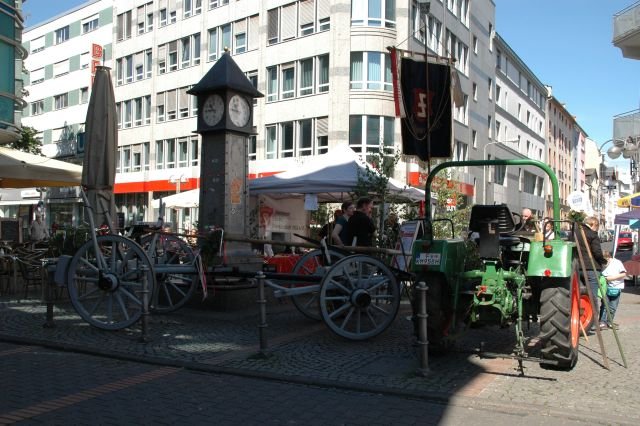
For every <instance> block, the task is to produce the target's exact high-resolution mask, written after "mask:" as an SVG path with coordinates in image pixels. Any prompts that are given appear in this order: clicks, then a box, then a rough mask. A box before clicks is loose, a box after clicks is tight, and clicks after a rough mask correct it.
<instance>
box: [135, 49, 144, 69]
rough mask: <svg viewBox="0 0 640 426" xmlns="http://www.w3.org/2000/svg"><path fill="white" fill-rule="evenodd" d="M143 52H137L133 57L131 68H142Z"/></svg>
mask: <svg viewBox="0 0 640 426" xmlns="http://www.w3.org/2000/svg"><path fill="white" fill-rule="evenodd" d="M142 53H143V52H138V53H136V54H135V56H134V60H133V68H134V69H135V68H137V67H142V66H144V61H143V58H144V57H143V55H142Z"/></svg>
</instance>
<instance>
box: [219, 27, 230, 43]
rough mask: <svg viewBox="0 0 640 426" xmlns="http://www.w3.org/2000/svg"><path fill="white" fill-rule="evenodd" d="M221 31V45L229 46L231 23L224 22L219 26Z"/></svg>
mask: <svg viewBox="0 0 640 426" xmlns="http://www.w3.org/2000/svg"><path fill="white" fill-rule="evenodd" d="M220 31H221V35H222V36H221V39H220V41H221V42H222V44H221V47H222V49H224V48H225V47H228V48H231V24H226V25H223V26H221V27H220Z"/></svg>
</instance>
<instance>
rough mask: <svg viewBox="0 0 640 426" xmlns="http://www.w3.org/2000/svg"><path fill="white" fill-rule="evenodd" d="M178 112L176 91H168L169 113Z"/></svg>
mask: <svg viewBox="0 0 640 426" xmlns="http://www.w3.org/2000/svg"><path fill="white" fill-rule="evenodd" d="M175 111H176V90H175V89H174V90H169V91H167V112H175Z"/></svg>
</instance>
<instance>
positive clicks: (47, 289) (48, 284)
mask: <svg viewBox="0 0 640 426" xmlns="http://www.w3.org/2000/svg"><path fill="white" fill-rule="evenodd" d="M48 266H49V262H48V260H43V261H42V274H43V280H42V285H43V286H44V300H45V303H46V305H47V316H46V321H45V323H44V324H42V327H44V328H55V327H56V323H55V322H54V321H53V294H51V293H52V292H53V290H52V286H54V285H56V284H55V283H53V282H52V281H53V280H52V279H51V275H52V274H51V272H50V271H49V267H48Z"/></svg>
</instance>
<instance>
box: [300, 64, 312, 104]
mask: <svg viewBox="0 0 640 426" xmlns="http://www.w3.org/2000/svg"><path fill="white" fill-rule="evenodd" d="M299 93H300V96H306V95H312V94H313V58H309V59H303V60H302V61H300V92H299Z"/></svg>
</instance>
